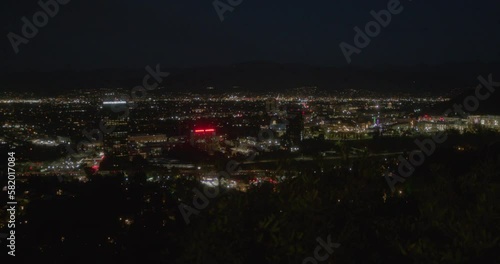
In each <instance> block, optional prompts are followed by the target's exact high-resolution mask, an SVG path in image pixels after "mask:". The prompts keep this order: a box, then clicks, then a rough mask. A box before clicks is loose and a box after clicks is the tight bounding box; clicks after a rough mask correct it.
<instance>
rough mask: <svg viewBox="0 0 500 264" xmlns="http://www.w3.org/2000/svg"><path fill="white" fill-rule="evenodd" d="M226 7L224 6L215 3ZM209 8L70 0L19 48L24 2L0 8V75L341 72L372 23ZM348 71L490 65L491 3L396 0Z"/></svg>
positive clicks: (363, 18)
mask: <svg viewBox="0 0 500 264" xmlns="http://www.w3.org/2000/svg"><path fill="white" fill-rule="evenodd" d="M221 1H222V2H226V0H221ZM212 2H213V0H179V1H168V0H162V1H160V0H99V1H97V0H71V1H70V2H69V3H68V4H67V5H65V6H61V7H60V11H59V13H58V14H57V15H56V16H55V17H54V18H50V19H49V22H48V24H47V25H46V26H45V27H43V28H41V29H40V31H39V34H38V35H37V36H36V37H34V38H33V39H31V40H30V41H29V43H28V44H21V45H20V46H19V50H20V51H19V53H18V54H17V55H16V54H15V53H14V51H13V49H12V47H11V45H10V42H9V40H8V38H7V34H8V33H9V32H14V33H16V34H21V27H22V25H23V22H22V21H21V17H22V16H27V17H28V18H30V20H31V18H32V16H33V14H34V13H35V12H36V11H38V10H40V7H39V6H38V4H37V1H34V0H22V1H19V0H2V1H1V2H0V10H1V11H0V12H1V16H0V17H1V26H2V28H1V29H2V33H1V34H2V35H3V36H2V41H1V45H0V47H1V50H0V52H1V53H0V58H1V60H2V61H1V63H0V65H1V69H2V70H4V71H5V70H26V69H32V70H52V69H63V68H65V67H71V68H72V69H98V68H142V67H144V66H145V65H148V64H155V63H162V64H163V65H167V66H169V67H193V66H202V65H214V64H217V65H220V64H231V63H240V62H248V61H273V62H280V63H307V64H315V65H333V66H347V65H348V64H347V63H346V60H345V59H344V56H343V54H342V52H341V50H340V48H339V44H340V42H342V41H345V42H347V43H350V44H353V38H354V35H355V32H354V30H353V28H354V27H355V26H359V27H363V28H364V26H365V24H366V23H367V22H369V21H371V20H373V18H372V16H371V15H370V11H371V10H375V11H378V10H381V9H385V8H386V7H387V3H388V1H385V0H384V1H373V0H330V1H312V2H310V1H298V0H286V1H285V0H273V1H262V0H243V3H242V4H241V5H239V6H237V7H235V10H234V11H233V12H227V13H225V20H224V21H223V22H221V21H220V20H219V17H218V15H217V13H216V11H215V9H214V6H213V5H212ZM401 4H402V5H403V7H404V10H403V12H401V13H400V14H398V15H394V16H393V18H392V21H391V23H390V24H389V25H388V27H387V28H384V29H382V32H381V34H380V35H378V36H377V37H375V38H374V39H373V40H372V42H371V44H370V45H369V46H368V47H367V48H365V49H363V50H362V52H361V54H359V55H353V57H352V59H353V65H355V66H357V65H360V66H368V65H385V64H405V65H411V64H420V63H425V64H438V63H447V62H464V61H485V62H486V61H500V52H499V51H500V50H499V47H500V30H499V29H500V16H499V13H500V1H498V0H484V1H464V0H454V1H450V0H447V1H423V0H413V1H408V0H405V1H401Z"/></svg>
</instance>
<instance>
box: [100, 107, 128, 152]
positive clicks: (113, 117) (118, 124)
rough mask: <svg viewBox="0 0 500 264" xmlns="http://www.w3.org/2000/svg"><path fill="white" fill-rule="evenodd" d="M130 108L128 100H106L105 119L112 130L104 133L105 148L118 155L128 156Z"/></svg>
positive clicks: (103, 108) (103, 110)
mask: <svg viewBox="0 0 500 264" xmlns="http://www.w3.org/2000/svg"><path fill="white" fill-rule="evenodd" d="M129 111H130V110H129V109H128V105H127V102H126V101H105V102H103V105H102V114H103V120H104V122H105V124H106V126H107V127H110V130H112V131H111V132H110V133H106V134H104V142H103V143H104V144H103V146H104V150H105V151H106V152H107V153H110V154H112V155H114V156H117V157H123V156H128V153H129V151H128V140H127V139H128V133H129V120H130V119H129Z"/></svg>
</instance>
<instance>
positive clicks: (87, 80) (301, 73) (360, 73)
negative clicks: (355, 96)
mask: <svg viewBox="0 0 500 264" xmlns="http://www.w3.org/2000/svg"><path fill="white" fill-rule="evenodd" d="M160 65H162V64H160ZM161 70H162V71H168V72H170V73H171V75H170V76H169V77H167V78H166V79H165V80H164V82H163V83H162V86H165V87H166V88H167V90H168V91H172V92H179V91H191V92H200V93H202V92H206V91H207V90H206V87H214V89H213V90H210V92H212V93H222V92H230V91H247V92H256V93H260V92H283V93H286V92H287V91H289V90H290V89H293V88H297V87H304V86H307V87H311V86H315V87H318V88H319V89H320V90H323V91H327V92H332V93H334V92H335V91H340V90H346V89H358V90H359V89H362V90H370V91H375V92H382V93H389V94H390V93H396V92H405V93H413V94H422V93H432V94H444V93H448V92H450V91H451V90H453V89H467V88H471V87H475V86H476V85H477V83H478V82H477V77H478V76H479V75H487V74H489V73H492V74H493V76H494V78H495V76H499V77H498V78H497V79H498V80H500V63H453V64H442V65H418V66H411V67H410V66H391V65H388V66H379V67H377V68H371V69H367V68H366V69H360V68H353V67H347V68H337V67H318V66H311V65H305V64H281V63H272V62H249V63H240V64H233V65H227V66H212V67H208V66H205V67H195V68H188V69H178V68H163V67H161ZM146 74H147V73H146V71H145V70H144V69H137V70H122V69H103V70H94V71H71V70H66V71H57V72H34V71H33V72H10V73H1V74H0V90H2V91H33V92H36V93H39V94H45V95H54V94H60V93H63V92H64V91H68V90H72V89H82V88H114V87H124V88H127V87H130V88H131V87H134V86H137V85H140V84H141V83H142V79H143V77H144V76H145V75H146Z"/></svg>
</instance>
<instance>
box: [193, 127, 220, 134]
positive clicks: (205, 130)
mask: <svg viewBox="0 0 500 264" xmlns="http://www.w3.org/2000/svg"><path fill="white" fill-rule="evenodd" d="M194 132H195V133H207V132H215V129H213V128H209V129H196V130H195V131H194Z"/></svg>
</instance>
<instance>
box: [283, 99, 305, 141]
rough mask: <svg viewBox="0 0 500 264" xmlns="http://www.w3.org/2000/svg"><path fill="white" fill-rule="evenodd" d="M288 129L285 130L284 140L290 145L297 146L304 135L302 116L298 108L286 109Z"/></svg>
mask: <svg viewBox="0 0 500 264" xmlns="http://www.w3.org/2000/svg"><path fill="white" fill-rule="evenodd" d="M287 115H288V118H287V120H288V127H287V130H286V139H287V141H288V142H289V143H290V144H291V145H292V146H294V145H298V144H299V143H300V142H301V141H302V139H303V134H304V116H303V113H302V109H300V108H299V107H289V108H287Z"/></svg>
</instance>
